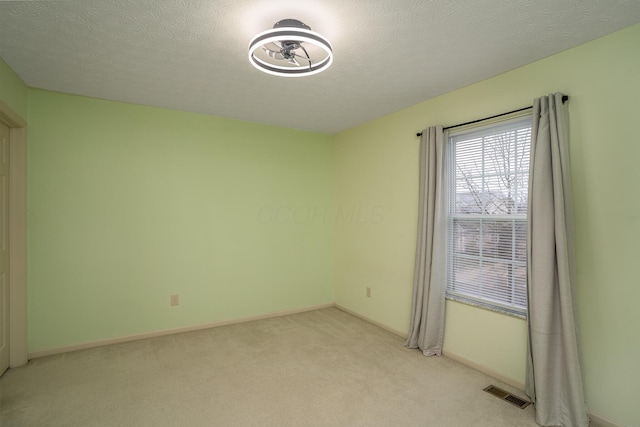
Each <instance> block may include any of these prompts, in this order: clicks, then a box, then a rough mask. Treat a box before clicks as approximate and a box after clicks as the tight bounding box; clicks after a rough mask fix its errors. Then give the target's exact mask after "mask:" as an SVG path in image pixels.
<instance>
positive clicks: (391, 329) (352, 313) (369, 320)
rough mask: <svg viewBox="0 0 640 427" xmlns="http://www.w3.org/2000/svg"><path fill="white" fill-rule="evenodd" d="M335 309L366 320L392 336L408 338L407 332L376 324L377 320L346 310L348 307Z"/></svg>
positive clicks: (335, 305) (336, 305)
mask: <svg viewBox="0 0 640 427" xmlns="http://www.w3.org/2000/svg"><path fill="white" fill-rule="evenodd" d="M334 307H335V308H337V309H338V310H341V311H344V312H345V313H349V314H350V315H352V316H355V317H357V318H359V319H362V320H364V321H366V322H369V323H371V324H373V325H376V326H377V327H379V328H382V329H384V330H385V331H389V332H391V333H392V334H394V335H398V336H400V337H402V338H405V339H406V338H407V333H406V332H401V331H399V330H397V329H393V328H391V327H389V326H387V325H383V324H382V323H380V322H376V321H375V320H373V319H370V318H368V317H367V316H364V315H362V314H360V313H358V312H355V311H353V310H350V309H348V308H346V307H343V306H341V305H339V304H334Z"/></svg>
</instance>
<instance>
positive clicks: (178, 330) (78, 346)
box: [28, 303, 334, 359]
mask: <svg viewBox="0 0 640 427" xmlns="http://www.w3.org/2000/svg"><path fill="white" fill-rule="evenodd" d="M333 306H334V305H333V303H330V304H321V305H315V306H311V307H303V308H297V309H294V310H287V311H279V312H275V313H267V314H261V315H258V316H249V317H242V318H237V319H230V320H221V321H219V322H211V323H202V324H199V325H192V326H184V327H180V328H173V329H164V330H160V331H153V332H147V333H143V334H135V335H127V336H124V337H117V338H109V339H104V340H97V341H90V342H83V343H80V344H73V345H68V346H63V347H55V348H49V349H46V350H39V351H34V352H32V353H29V355H28V357H29V359H37V358H38V357H45V356H52V355H54V354H61V353H68V352H70V351H77V350H85V349H88V348H94V347H102V346H105V345H111V344H120V343H124V342H129V341H137V340H143V339H147V338H154V337H160V336H164V335H172V334H179V333H182V332H191V331H198V330H201V329H209V328H217V327H219V326H227V325H235V324H237V323H244V322H252V321H254V320H262V319H270V318H273V317H281V316H288V315H291V314H298V313H304V312H307V311H313V310H320V309H323V308H330V307H333Z"/></svg>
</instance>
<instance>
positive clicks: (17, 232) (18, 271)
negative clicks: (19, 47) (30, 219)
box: [0, 101, 28, 368]
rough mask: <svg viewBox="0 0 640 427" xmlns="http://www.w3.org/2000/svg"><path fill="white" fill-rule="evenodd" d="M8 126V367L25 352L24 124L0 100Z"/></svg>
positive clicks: (20, 361)
mask: <svg viewBox="0 0 640 427" xmlns="http://www.w3.org/2000/svg"><path fill="white" fill-rule="evenodd" d="M0 121H2V122H4V123H5V124H7V125H8V126H9V367H10V368H15V367H17V366H22V365H24V364H25V363H27V361H28V353H27V122H26V121H25V120H24V119H23V118H22V117H20V116H19V115H17V114H16V113H15V112H13V110H12V109H11V108H9V106H7V105H6V104H5V103H4V102H2V101H0Z"/></svg>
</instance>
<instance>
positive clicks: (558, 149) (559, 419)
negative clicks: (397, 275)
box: [526, 93, 589, 427]
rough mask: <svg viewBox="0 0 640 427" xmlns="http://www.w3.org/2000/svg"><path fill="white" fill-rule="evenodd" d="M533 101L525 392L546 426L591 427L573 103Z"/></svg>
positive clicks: (548, 99)
mask: <svg viewBox="0 0 640 427" xmlns="http://www.w3.org/2000/svg"><path fill="white" fill-rule="evenodd" d="M562 98H563V94H561V93H555V94H553V95H549V96H543V97H541V98H539V99H536V100H535V101H534V105H533V127H532V135H531V166H530V174H529V210H528V224H527V287H528V293H529V309H528V328H529V349H528V360H527V362H528V363H527V378H526V392H527V395H528V396H529V397H530V398H531V400H532V401H533V402H534V403H535V408H536V421H537V422H538V424H540V425H543V426H585V427H586V426H588V424H589V419H588V418H587V410H586V405H585V401H584V391H583V385H582V375H581V372H580V360H579V354H578V343H577V333H576V320H577V319H576V312H575V295H574V285H575V283H574V280H575V268H574V246H573V213H572V207H571V203H572V198H571V197H572V196H571V173H570V167H569V166H570V165H569V130H568V110H567V106H566V105H564V104H563V101H562Z"/></svg>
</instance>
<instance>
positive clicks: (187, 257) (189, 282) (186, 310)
mask: <svg viewBox="0 0 640 427" xmlns="http://www.w3.org/2000/svg"><path fill="white" fill-rule="evenodd" d="M29 120H30V126H29V194H28V203H29V218H28V219H29V249H28V250H29V289H28V295H29V351H30V352H34V351H39V350H43V349H47V348H55V347H60V346H65V345H71V344H78V343H81V342H86V341H93V340H100V339H106V338H111V337H121V336H126V335H132V334H138V333H145V332H151V331H157V330H162V329H167V328H176V327H181V326H191V325H196V324H201V323H208V322H215V321H221V320H228V319H234V318H241V317H246V316H253V315H261V314H266V313H270V312H278V311H286V310H292V309H297V308H302V307H308V306H314V305H319V304H326V303H331V302H332V301H333V294H332V287H331V245H332V241H331V239H332V237H331V236H332V234H331V230H332V222H331V220H330V218H329V217H330V214H328V213H327V214H325V212H329V211H330V209H331V193H332V186H333V184H332V178H333V175H332V173H333V172H332V150H333V138H332V137H331V136H329V135H322V134H317V133H311V132H303V131H297V130H290V129H283V128H277V127H270V126H264V125H257V124H251V123H246V122H240V121H233V120H227V119H222V118H215V117H209V116H204V115H198V114H192V113H182V112H177V111H170V110H163V109H157V108H150V107H143V106H136V105H130V104H123V103H117V102H110V101H103V100H97V99H92V98H85V97H78V96H72V95H64V94H59V93H53V92H46V91H41V90H33V89H30V90H29ZM174 293H177V294H179V295H180V305H179V306H177V307H170V305H169V301H170V298H169V295H170V294H174Z"/></svg>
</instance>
